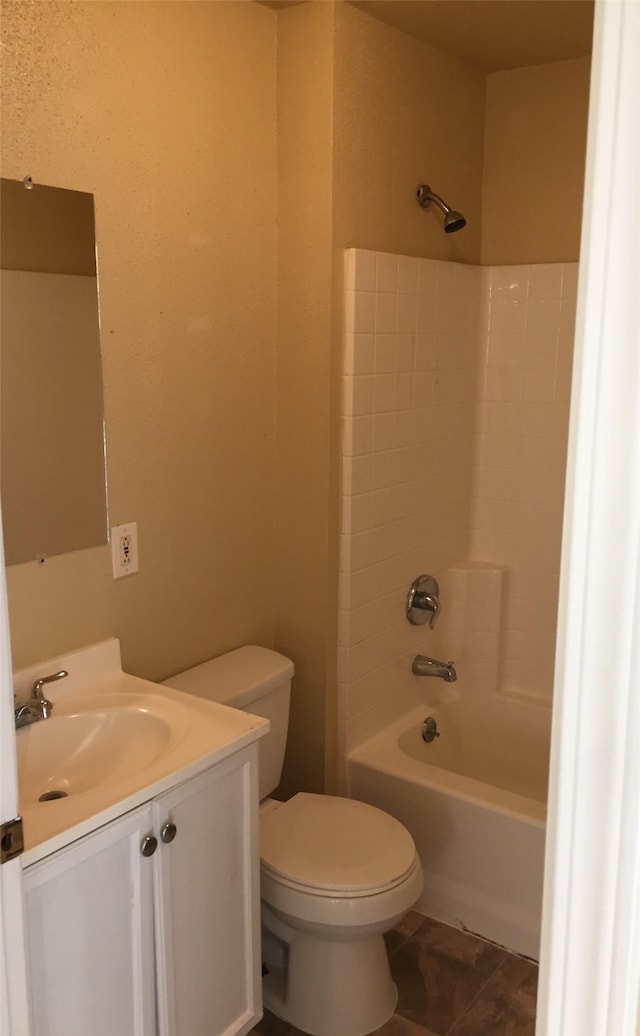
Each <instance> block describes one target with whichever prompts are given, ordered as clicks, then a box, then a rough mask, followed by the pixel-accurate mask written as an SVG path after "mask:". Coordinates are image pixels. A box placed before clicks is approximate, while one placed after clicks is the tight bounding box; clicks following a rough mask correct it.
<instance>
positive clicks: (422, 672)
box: [411, 655, 458, 683]
mask: <svg viewBox="0 0 640 1036" xmlns="http://www.w3.org/2000/svg"><path fill="white" fill-rule="evenodd" d="M411 671H412V672H413V673H414V674H415V676H438V677H440V679H441V680H446V682H447V683H453V682H454V680H457V679H458V674H457V673H456V670H455V666H454V664H453V662H438V660H437V658H427V656H426V655H416V657H415V658H414V660H413V665H412V666H411Z"/></svg>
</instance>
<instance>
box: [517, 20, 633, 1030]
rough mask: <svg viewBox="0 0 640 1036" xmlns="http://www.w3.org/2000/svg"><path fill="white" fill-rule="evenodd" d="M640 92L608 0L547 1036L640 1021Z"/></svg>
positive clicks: (544, 997) (566, 628)
mask: <svg viewBox="0 0 640 1036" xmlns="http://www.w3.org/2000/svg"><path fill="white" fill-rule="evenodd" d="M639 97H640V4H638V3H637V2H635V0H623V2H620V0H599V2H596V17H595V32H594V54H593V69H592V80H591V97H590V106H589V133H588V145H587V167H586V180H585V206H584V217H583V225H582V242H581V251H580V273H579V282H578V305H577V327H576V357H575V361H574V376H573V386H572V402H571V421H570V433H569V453H568V463H567V496H566V503H565V515H564V531H563V550H562V563H561V576H560V599H559V617H558V647H557V652H556V678H555V690H554V708H553V733H552V743H551V771H550V798H549V814H548V826H547V848H546V862H545V885H544V906H543V923H542V943H541V968H540V987H539V999H538V1014H537V1027H536V1032H537V1034H538V1036H547V1034H548V1036H551V1034H554V1036H557V1034H574V1033H583V1034H585V1036H586V1034H587V1033H616V1036H631V1034H632V1033H635V1032H636V1031H637V1028H636V1027H637V1024H638V1021H639V1019H638V991H639V988H640V926H639V925H638V918H639V917H640V246H639V242H640V189H639V187H638V185H639V184H640V119H639V112H638V98H639ZM549 215H550V218H551V217H552V215H553V214H552V213H550V214H549Z"/></svg>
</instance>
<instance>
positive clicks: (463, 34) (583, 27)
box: [263, 0, 594, 72]
mask: <svg viewBox="0 0 640 1036" xmlns="http://www.w3.org/2000/svg"><path fill="white" fill-rule="evenodd" d="M263 2H264V0H263ZM299 2H301V0H288V2H287V0H267V2H266V6H268V7H274V8H282V7H290V6H292V3H299ZM303 2H309V0H303ZM312 2H313V0H312ZM348 2H350V3H351V4H352V6H353V7H358V8H359V9H360V10H361V11H364V12H365V13H366V14H370V15H373V17H374V18H378V19H380V21H383V22H386V23H387V25H392V26H394V27H395V28H396V29H401V30H402V31H403V32H407V33H409V34H410V35H411V36H417V37H418V39H421V40H424V41H425V42H426V43H431V44H432V45H433V46H435V47H438V48H439V49H440V50H444V51H447V52H448V53H450V54H455V55H457V57H460V58H463V59H464V60H465V61H470V62H472V63H473V64H475V65H477V66H478V67H479V68H482V69H483V70H484V71H485V72H499V71H501V70H502V69H507V68H521V67H523V66H524V65H542V64H546V63H547V62H549V61H563V60H566V59H567V58H579V57H584V56H585V55H586V54H590V53H591V37H592V30H593V9H594V4H593V0H348Z"/></svg>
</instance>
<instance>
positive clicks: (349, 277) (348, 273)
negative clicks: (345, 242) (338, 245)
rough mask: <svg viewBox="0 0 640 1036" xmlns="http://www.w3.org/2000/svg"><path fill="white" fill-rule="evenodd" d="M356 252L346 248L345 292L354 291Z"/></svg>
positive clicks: (353, 249)
mask: <svg viewBox="0 0 640 1036" xmlns="http://www.w3.org/2000/svg"><path fill="white" fill-rule="evenodd" d="M356 251H357V249H355V248H345V251H344V287H345V291H352V290H353V288H354V287H355V269H356Z"/></svg>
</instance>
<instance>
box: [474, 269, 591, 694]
mask: <svg viewBox="0 0 640 1036" xmlns="http://www.w3.org/2000/svg"><path fill="white" fill-rule="evenodd" d="M483 274H484V278H485V284H484V293H485V298H486V299H487V300H488V327H486V328H482V336H481V343H480V344H481V347H482V349H483V359H482V364H481V371H482V376H481V381H480V386H479V387H480V394H479V410H478V444H477V446H478V452H477V462H476V470H475V485H474V507H473V519H472V526H473V528H472V536H471V543H470V555H471V557H474V558H480V559H483V560H485V561H489V560H490V561H491V562H493V563H498V564H501V565H503V566H505V586H504V593H503V605H502V619H501V638H500V658H499V669H498V686H499V688H500V689H501V690H502V691H506V692H508V693H515V694H519V695H527V696H530V697H533V698H538V699H544V700H546V701H550V700H551V696H552V692H553V664H554V653H555V632H556V622H557V610H558V578H559V565H560V539H561V533H562V513H563V503H564V477H565V467H566V454H567V433H568V421H569V396H570V391H571V367H572V361H573V335H574V324H575V310H576V288H577V275H578V264H577V263H566V264H563V263H549V264H542V265H536V266H496V267H493V268H487V269H486V270H485V271H483Z"/></svg>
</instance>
